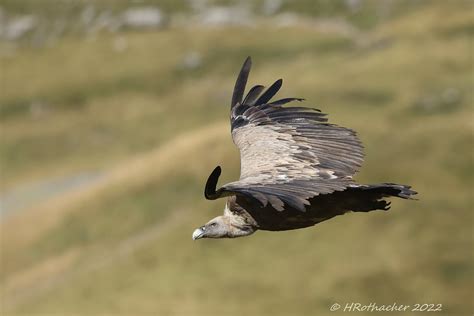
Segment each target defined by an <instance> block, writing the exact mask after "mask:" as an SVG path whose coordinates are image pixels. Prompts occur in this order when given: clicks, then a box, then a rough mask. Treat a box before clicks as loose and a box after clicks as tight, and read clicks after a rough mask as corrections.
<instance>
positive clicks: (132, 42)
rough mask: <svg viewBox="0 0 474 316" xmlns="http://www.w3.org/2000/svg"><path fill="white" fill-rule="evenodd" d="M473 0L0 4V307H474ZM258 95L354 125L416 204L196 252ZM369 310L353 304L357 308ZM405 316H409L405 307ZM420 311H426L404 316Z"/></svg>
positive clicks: (5, 311)
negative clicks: (236, 131)
mask: <svg viewBox="0 0 474 316" xmlns="http://www.w3.org/2000/svg"><path fill="white" fill-rule="evenodd" d="M473 17H474V16H473V2H472V1H462V0H453V1H435V0H432V1H429V0H425V1H409V0H398V1H397V0H380V1H375V0H374V1H370V0H369V1H362V0H334V1H329V0H313V1H308V0H297V1H283V0H273V1H272V0H259V1H239V2H237V1H211V0H209V1H204V0H201V1H191V0H189V1H184V0H178V1H173V0H163V1H159V0H156V1H151V0H144V1H124V0H118V1H106V0H97V1H78V0H69V1H59V0H41V1H37V0H29V1H28V0H1V1H0V38H1V43H0V56H1V68H0V71H1V74H0V80H1V91H0V92H1V93H0V128H1V135H0V137H1V138H0V140H1V142H0V159H1V161H0V167H1V183H0V189H1V194H0V198H1V203H2V209H1V218H0V224H1V275H0V287H1V294H0V295H1V297H0V298H1V301H0V304H1V310H0V313H1V314H2V315H36V314H41V315H53V314H54V315H145V314H146V315H326V314H331V315H337V313H334V312H330V311H329V307H330V306H331V305H332V304H333V303H339V304H342V305H343V306H344V304H345V303H351V302H359V303H362V304H368V303H371V302H375V303H377V304H379V305H382V304H392V303H398V304H404V305H411V306H413V305H414V304H415V303H420V304H422V303H434V304H442V309H443V312H441V313H437V315H438V314H443V315H472V313H473V312H474V307H473V303H472V298H473V250H472V249H474V247H473V230H472V228H473V208H472V206H473V204H472V203H473V198H472V189H473V166H472V148H473V147H472V146H473V137H472V136H473V134H472V132H473V122H474V120H473V109H472V88H473V85H472V83H473V82H472V79H473V64H472V36H473V33H474V19H473ZM248 55H250V56H252V58H253V62H254V68H253V71H252V73H251V77H250V83H251V84H256V83H261V84H265V85H267V86H268V85H269V84H271V83H272V82H273V81H274V80H276V79H278V78H280V77H282V78H284V86H283V88H282V91H281V92H280V94H279V95H280V96H281V97H304V98H306V100H307V101H305V105H306V106H313V107H317V108H319V109H321V110H322V111H323V112H326V113H329V114H330V116H329V117H330V120H331V121H332V122H333V123H336V124H340V125H343V126H347V127H350V128H353V129H354V130H356V131H358V133H359V136H360V138H361V139H362V141H363V142H364V144H365V148H366V160H365V164H364V166H363V169H362V171H361V172H360V173H359V174H358V175H357V180H358V181H359V182H362V183H377V182H398V183H403V184H410V185H413V187H414V188H415V189H416V190H417V191H418V192H419V201H402V200H394V201H393V206H392V209H391V210H390V211H389V212H373V213H370V214H347V215H345V216H341V217H339V218H335V219H333V220H331V221H329V222H325V223H322V224H320V225H318V226H316V227H313V228H308V229H304V230H298V231H291V232H280V233H271V232H258V233H256V234H255V235H253V236H251V237H248V238H242V239H235V240H201V241H198V242H193V241H192V240H191V233H192V231H193V229H194V228H196V227H197V226H200V225H201V224H203V223H205V222H206V221H207V220H209V219H210V218H211V217H214V216H217V215H218V214H220V213H221V212H222V209H223V206H224V200H218V201H212V202H211V201H206V200H204V197H203V194H202V191H203V185H204V183H205V180H206V179H207V176H208V174H209V173H210V171H211V170H212V169H213V168H214V167H215V166H216V165H218V164H219V165H221V166H222V167H223V170H224V171H223V178H222V179H221V183H224V182H226V181H230V180H232V179H236V178H237V177H238V173H239V157H238V151H237V149H236V148H234V146H233V143H232V141H231V138H230V133H229V125H228V111H229V102H230V96H231V92H232V88H233V84H234V80H235V77H236V74H237V72H238V70H239V69H240V66H241V64H242V62H243V60H244V59H245V57H247V56H248ZM359 314H361V313H359ZM404 314H410V313H404ZM415 314H418V313H415Z"/></svg>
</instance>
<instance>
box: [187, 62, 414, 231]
mask: <svg viewBox="0 0 474 316" xmlns="http://www.w3.org/2000/svg"><path fill="white" fill-rule="evenodd" d="M251 64H252V62H251V59H250V57H248V58H247V59H246V60H245V62H244V64H243V66H242V69H241V70H240V73H239V75H238V77H237V81H236V83H235V88H234V92H233V95H232V102H231V108H230V125H231V132H232V139H233V141H234V143H235V145H236V146H237V147H238V148H239V150H240V164H241V167H240V179H239V180H238V181H234V182H231V183H228V184H226V185H224V186H223V187H221V188H220V189H218V190H216V185H217V180H218V178H219V176H220V174H221V168H220V167H219V166H218V167H216V168H215V169H214V171H213V172H212V173H211V175H210V176H209V179H208V180H207V183H206V187H205V190H204V195H205V197H206V198H207V199H209V200H215V199H218V198H223V197H227V202H226V205H225V209H224V215H222V216H218V217H216V218H214V219H212V220H211V221H209V222H208V223H207V224H205V225H203V226H201V227H199V228H198V229H196V230H195V231H194V232H193V235H192V237H193V239H194V240H196V239H200V238H234V237H242V236H247V235H250V234H253V233H254V232H255V231H257V230H269V231H281V230H290V229H298V228H304V227H309V226H313V225H315V224H318V223H320V222H322V221H325V220H328V219H330V218H332V217H334V216H337V215H342V214H344V213H347V212H349V211H353V212H370V211H374V210H388V209H389V208H390V202H387V201H386V200H385V198H387V197H391V196H395V197H399V198H403V199H411V198H412V196H413V195H415V194H416V192H415V191H413V190H411V189H410V186H407V185H400V184H393V183H381V184H370V185H366V184H358V183H356V182H355V181H354V180H353V179H352V176H353V175H354V174H355V173H356V172H357V170H358V169H359V168H360V166H361V164H362V161H363V152H362V144H361V142H360V141H359V139H358V138H357V136H356V133H355V132H354V131H352V130H350V129H347V128H344V127H340V126H337V125H334V124H330V123H328V122H327V118H326V114H323V113H321V112H320V111H319V110H316V109H312V108H306V107H284V106H283V105H284V104H286V103H289V102H292V101H301V100H303V99H299V98H285V99H280V100H277V101H271V99H272V97H273V96H274V95H275V94H276V93H277V92H278V90H279V89H280V87H281V85H282V80H281V79H279V80H277V81H276V82H275V83H274V84H272V85H271V86H270V87H269V88H268V89H267V90H265V92H263V90H264V87H263V86H261V85H256V86H254V87H252V88H251V89H250V90H249V91H248V93H247V95H246V96H245V98H244V91H245V85H246V83H247V78H248V76H249V72H250V67H251ZM262 92H263V93H262Z"/></svg>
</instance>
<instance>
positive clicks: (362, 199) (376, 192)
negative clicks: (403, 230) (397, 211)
mask: <svg viewBox="0 0 474 316" xmlns="http://www.w3.org/2000/svg"><path fill="white" fill-rule="evenodd" d="M346 192H347V193H349V194H350V195H351V197H352V199H349V201H351V203H350V204H351V205H350V206H349V208H350V210H352V211H354V212H370V211H374V210H385V211H387V210H389V209H390V202H388V201H386V200H385V199H384V198H387V197H392V196H394V197H399V198H402V199H414V198H413V196H414V195H416V194H417V192H416V191H414V190H412V189H411V187H410V186H408V185H402V184H394V183H382V184H371V185H361V186H357V187H352V188H350V189H349V190H346Z"/></svg>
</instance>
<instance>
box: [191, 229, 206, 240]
mask: <svg viewBox="0 0 474 316" xmlns="http://www.w3.org/2000/svg"><path fill="white" fill-rule="evenodd" d="M203 235H204V230H202V229H201V228H198V229H196V230H195V231H194V232H193V240H196V239H199V238H202V236H203Z"/></svg>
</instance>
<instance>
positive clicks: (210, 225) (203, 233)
mask: <svg viewBox="0 0 474 316" xmlns="http://www.w3.org/2000/svg"><path fill="white" fill-rule="evenodd" d="M231 209H232V210H231ZM242 211H243V209H241V208H240V207H239V206H238V204H236V203H235V198H233V197H230V198H229V199H228V201H227V203H226V206H225V209H224V215H221V216H217V217H215V218H213V219H211V220H210V221H209V222H207V223H206V224H204V225H203V226H201V227H199V228H197V229H196V230H195V231H194V232H193V240H196V239H201V238H235V237H242V236H247V235H250V234H252V233H254V232H255V231H256V229H257V228H256V227H255V225H254V223H249V222H248V221H246V220H245V218H243V217H242V216H241V215H240V213H241V212H242ZM234 212H238V213H234Z"/></svg>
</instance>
